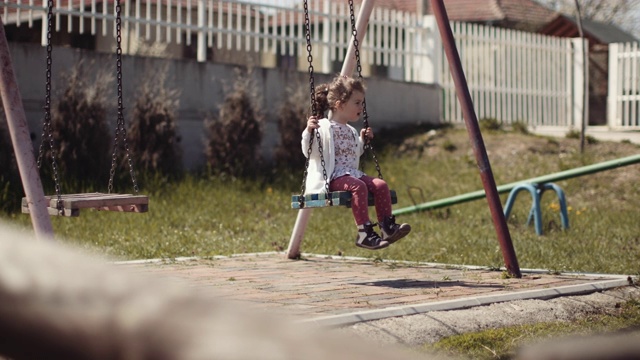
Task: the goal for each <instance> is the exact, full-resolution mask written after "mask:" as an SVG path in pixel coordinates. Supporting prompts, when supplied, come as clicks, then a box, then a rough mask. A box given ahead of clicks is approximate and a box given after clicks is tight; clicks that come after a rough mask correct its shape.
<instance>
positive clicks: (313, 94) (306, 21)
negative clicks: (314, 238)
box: [298, 0, 333, 208]
mask: <svg viewBox="0 0 640 360" xmlns="http://www.w3.org/2000/svg"><path fill="white" fill-rule="evenodd" d="M304 27H305V34H306V41H307V61H308V62H309V92H310V99H311V114H312V115H314V116H317V115H318V114H317V111H318V109H317V107H316V90H315V81H314V78H313V55H312V53H311V50H312V49H311V27H310V21H309V4H308V0H305V1H304ZM314 135H315V138H316V140H317V141H318V152H319V154H320V164H321V165H322V177H323V179H324V187H325V192H326V194H327V196H328V195H329V181H328V180H327V179H328V175H327V168H326V164H325V161H324V154H323V149H322V141H321V140H322V139H321V138H320V131H319V130H317V129H316V130H314V131H313V132H312V133H311V138H310V139H309V148H308V149H307V160H306V162H305V165H304V175H303V177H302V186H301V189H300V196H299V197H298V203H299V205H300V208H303V207H304V193H305V189H306V186H307V175H308V174H309V159H310V158H311V150H312V148H313V138H314ZM328 201H329V204H330V205H333V200H332V199H331V198H329V199H328Z"/></svg>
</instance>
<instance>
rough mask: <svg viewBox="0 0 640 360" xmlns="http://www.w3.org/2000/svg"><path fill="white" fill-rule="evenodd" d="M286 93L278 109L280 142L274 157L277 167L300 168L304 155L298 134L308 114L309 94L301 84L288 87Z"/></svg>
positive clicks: (302, 164) (302, 166) (303, 161)
mask: <svg viewBox="0 0 640 360" xmlns="http://www.w3.org/2000/svg"><path fill="white" fill-rule="evenodd" d="M286 95H287V97H286V100H285V101H284V102H283V103H282V105H281V106H280V109H279V111H278V131H279V133H280V143H279V144H278V146H276V149H275V152H274V157H275V161H276V165H277V166H278V167H279V168H287V169H291V170H300V169H303V168H304V164H305V157H304V156H303V155H302V153H301V152H300V151H299V149H300V134H301V133H302V131H303V130H304V128H305V126H306V123H307V117H308V115H309V94H308V92H307V91H305V89H304V88H303V87H302V86H298V87H295V88H288V89H287V92H286Z"/></svg>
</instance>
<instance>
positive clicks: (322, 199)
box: [291, 0, 398, 209]
mask: <svg viewBox="0 0 640 360" xmlns="http://www.w3.org/2000/svg"><path fill="white" fill-rule="evenodd" d="M349 11H350V14H351V16H350V19H351V32H352V35H353V45H354V48H355V57H356V63H357V69H358V77H359V78H360V79H362V66H361V65H360V51H359V49H358V37H357V30H356V23H355V16H354V10H353V0H349ZM304 16H305V18H304V25H305V35H306V40H307V60H308V61H309V92H310V98H311V113H312V114H313V115H318V114H317V107H316V97H315V85H314V77H313V56H312V53H311V50H312V48H311V30H310V25H309V6H308V0H305V1H304ZM362 107H363V109H362V117H363V125H364V128H368V127H369V115H368V114H367V106H366V101H363V103H362ZM314 136H315V139H316V141H317V142H318V151H319V152H320V157H321V158H322V157H323V154H322V153H323V149H322V142H321V139H320V133H319V132H318V131H317V130H314V131H313V133H312V134H311V138H310V141H309V148H308V149H307V160H306V163H305V175H306V173H307V169H308V168H309V158H310V157H311V151H312V148H313V141H314ZM365 149H369V151H370V152H371V154H372V157H373V160H374V162H375V164H376V170H377V171H378V177H379V178H380V179H382V171H381V170H380V165H379V163H378V158H377V157H376V154H375V151H374V150H373V146H372V145H371V143H370V142H369V141H367V142H366V144H365ZM322 170H323V171H322V172H323V177H324V181H325V191H324V192H322V193H318V194H305V187H306V184H305V182H306V178H305V177H304V176H303V179H302V191H301V193H300V195H292V196H291V208H292V209H306V208H322V207H329V206H346V207H351V197H352V194H351V192H349V191H333V192H331V191H329V179H328V176H327V173H326V170H325V166H324V161H322ZM390 193H391V203H392V204H396V203H397V202H398V197H397V195H396V192H395V190H390ZM368 204H369V206H373V205H375V201H374V198H373V195H372V194H371V193H369V197H368Z"/></svg>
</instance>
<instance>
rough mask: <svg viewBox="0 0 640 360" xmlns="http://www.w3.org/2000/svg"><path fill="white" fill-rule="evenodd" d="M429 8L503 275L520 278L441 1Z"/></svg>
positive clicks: (432, 3) (489, 165) (434, 1)
mask: <svg viewBox="0 0 640 360" xmlns="http://www.w3.org/2000/svg"><path fill="white" fill-rule="evenodd" d="M431 7H432V8H433V13H434V15H435V17H436V21H437V22H438V28H439V29H440V36H441V37H442V44H443V46H444V51H445V53H446V54H447V59H448V60H449V67H450V69H451V76H452V77H453V81H454V83H455V86H456V93H457V95H458V100H459V101H460V106H461V107H462V114H463V116H464V120H465V124H466V126H467V132H468V133H469V139H470V141H471V145H472V147H473V152H474V154H475V156H476V162H477V164H478V168H479V170H480V177H481V179H482V184H483V187H484V189H485V192H486V194H487V201H488V202H489V209H490V211H491V217H492V218H493V225H494V227H495V229H496V232H497V235H498V241H499V242H500V248H501V250H502V256H503V258H504V261H505V266H506V268H507V272H508V273H509V274H510V275H511V276H514V277H517V278H521V277H522V274H521V273H520V267H519V265H518V259H517V258H516V253H515V250H514V248H513V243H512V242H511V235H510V234H509V228H508V227H507V221H506V219H505V217H504V213H503V212H502V203H501V202H500V197H499V196H498V191H497V189H496V183H495V180H494V178H493V172H492V171H491V164H490V163H489V158H488V157H487V150H486V148H485V146H484V141H483V139H482V134H481V133H480V127H479V125H478V119H477V117H476V113H475V111H474V109H473V102H472V100H471V95H470V93H469V88H468V86H467V80H466V79H465V75H464V71H463V69H462V64H461V62H460V55H459V54H458V49H457V48H456V43H455V39H454V38H453V32H452V31H451V26H450V25H449V16H448V15H447V11H446V9H445V7H444V3H443V0H431Z"/></svg>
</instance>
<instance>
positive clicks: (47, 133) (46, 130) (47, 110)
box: [37, 0, 63, 212]
mask: <svg viewBox="0 0 640 360" xmlns="http://www.w3.org/2000/svg"><path fill="white" fill-rule="evenodd" d="M52 19H53V0H49V1H48V2H47V73H46V79H47V80H46V86H45V100H44V120H43V121H42V136H41V141H40V147H39V149H38V161H37V166H38V169H40V168H41V167H42V159H43V157H44V144H45V143H46V142H47V141H48V143H49V148H50V150H51V168H52V169H53V181H54V183H55V190H56V197H57V202H56V209H57V210H58V212H62V211H63V209H62V195H61V194H60V177H59V176H58V164H57V162H56V151H55V144H54V141H53V134H52V132H51V64H52V63H53V56H52V52H53V46H52V45H51V33H52V32H53V31H52V24H51V23H52Z"/></svg>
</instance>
